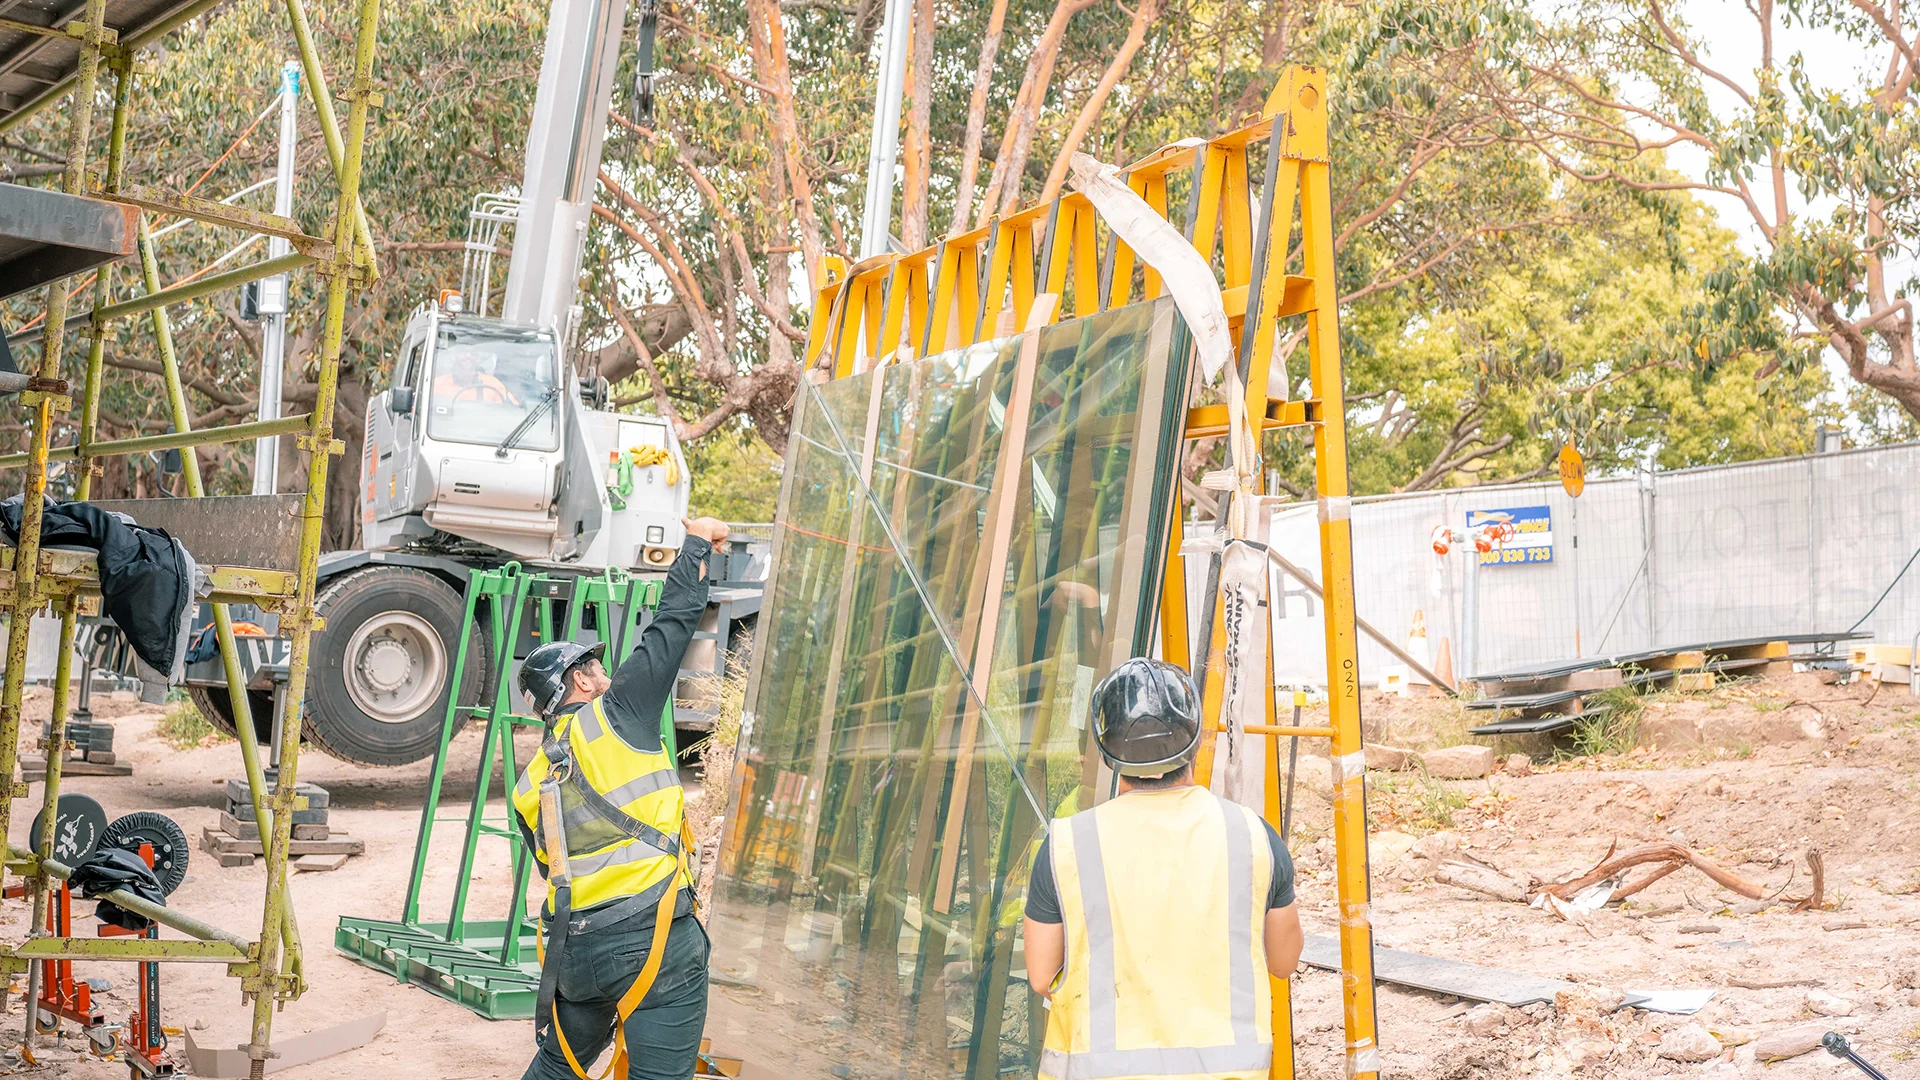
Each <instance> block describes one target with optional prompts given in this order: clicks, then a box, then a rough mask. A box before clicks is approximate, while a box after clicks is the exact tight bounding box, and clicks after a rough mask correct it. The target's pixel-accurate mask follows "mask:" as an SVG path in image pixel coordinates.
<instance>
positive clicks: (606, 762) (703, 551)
mask: <svg viewBox="0 0 1920 1080" xmlns="http://www.w3.org/2000/svg"><path fill="white" fill-rule="evenodd" d="M686 528H687V540H686V543H685V544H684V545H683V546H682V547H681V548H680V554H679V557H678V558H676V559H675V560H674V562H673V565H672V566H671V567H669V568H668V570H667V580H666V584H665V586H664V588H663V589H662V591H661V594H660V606H659V608H658V609H657V610H656V611H655V613H654V617H653V621H652V622H650V623H649V624H648V625H647V628H646V631H645V632H644V633H643V634H642V635H641V638H640V644H639V647H638V648H636V649H635V650H634V651H633V653H632V655H630V656H628V657H627V659H626V660H625V661H624V662H623V663H621V664H620V666H619V668H618V669H617V670H615V671H614V672H613V674H612V675H611V676H609V675H608V674H607V671H606V668H605V667H604V665H603V664H602V662H601V661H602V657H603V655H604V654H605V652H606V646H605V645H592V646H587V645H581V644H579V643H577V642H572V641H550V642H547V643H546V644H544V645H541V646H540V647H539V648H537V649H535V650H533V652H532V653H530V654H528V656H527V659H526V661H525V662H524V663H523V664H522V666H521V668H520V689H521V691H522V692H524V693H525V694H526V696H527V699H528V701H529V702H530V703H531V705H532V707H533V709H534V711H535V712H536V713H537V714H538V715H539V716H540V717H541V718H542V719H543V720H544V721H545V722H546V733H545V735H544V737H543V738H542V740H541V746H540V750H539V751H538V752H537V753H535V754H534V756H533V760H532V761H530V762H529V763H528V764H527V771H526V772H525V773H524V774H522V775H521V776H520V779H519V782H518V783H517V784H516V785H515V786H514V791H513V808H514V812H515V816H516V819H517V824H518V825H519V826H520V829H521V834H522V836H523V837H525V839H526V841H527V846H528V848H529V849H530V850H531V851H533V853H534V858H535V860H536V862H537V864H538V866H539V868H540V873H541V874H542V875H543V876H544V877H546V879H547V904H546V910H545V911H543V912H542V913H541V914H542V921H543V923H544V929H545V935H544V940H545V942H546V949H545V952H544V954H543V956H542V958H541V968H540V997H539V1005H538V1007H537V1010H536V1011H535V1013H534V1032H535V1041H536V1043H537V1046H538V1049H537V1050H536V1051H535V1053H534V1057H533V1061H532V1063H530V1064H529V1065H528V1066H527V1071H526V1073H525V1075H524V1078H523V1080H569V1078H570V1077H573V1076H576V1075H577V1076H580V1077H587V1076H588V1073H587V1070H588V1068H590V1067H591V1066H592V1065H593V1063H594V1061H595V1060H596V1059H597V1058H599V1056H600V1054H601V1052H602V1051H604V1050H605V1049H606V1047H607V1043H608V1042H609V1041H611V1042H613V1044H614V1058H613V1067H612V1069H611V1070H610V1072H609V1074H608V1075H610V1076H613V1077H615V1078H619V1077H625V1078H628V1080H685V1078H686V1077H689V1076H692V1075H693V1070H694V1063H695V1061H696V1059H697V1057H698V1055H699V1050H700V1034H701V1029H702V1028H703V1027H704V1025H705V1023H706V1015H707V957H708V953H709V951H710V950H709V945H708V941H707V933H706V929H705V928H704V927H702V926H701V925H700V920H699V919H698V918H696V917H695V915H694V895H693V889H694V884H695V881H696V879H697V876H698V873H699V860H698V859H697V858H696V857H695V854H694V851H693V839H692V834H691V833H690V832H689V831H688V829H687V826H686V799H685V796H684V793H683V792H682V790H681V788H680V778H679V775H678V773H677V772H676V771H675V769H674V761H673V756H672V754H671V753H670V752H669V751H668V750H667V748H666V747H665V745H664V744H663V742H662V739H661V730H660V728H661V714H662V712H663V710H664V709H665V708H666V707H667V706H668V704H670V702H671V699H672V695H673V688H674V683H675V680H676V679H677V678H678V676H679V671H680V661H681V657H682V656H683V655H684V654H685V653H686V651H687V644H688V643H689V642H690V641H692V639H693V633H694V629H695V628H696V627H697V626H698V624H699V622H700V616H701V614H702V613H703V612H704V611H705V610H706V606H707V575H706V559H707V556H708V553H709V552H710V551H711V550H712V549H713V548H714V547H715V546H716V545H718V544H720V543H722V542H723V541H725V540H726V538H727V526H726V525H725V524H724V523H722V522H720V521H717V520H715V519H713V518H699V519H697V520H694V521H688V522H686ZM623 1070H624V1071H623Z"/></svg>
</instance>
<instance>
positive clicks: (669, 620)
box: [600, 536, 713, 754]
mask: <svg viewBox="0 0 1920 1080" xmlns="http://www.w3.org/2000/svg"><path fill="white" fill-rule="evenodd" d="M712 549H713V546H712V545H711V544H708V543H707V542H706V541H705V540H702V539H700V538H699V537H697V536H689V537H687V542H686V543H685V544H683V545H681V548H680V555H679V557H678V558H676V559H674V560H673V565H672V566H670V567H668V568H667V581H666V584H665V586H663V587H662V589H661V593H660V606H659V608H657V609H656V610H655V611H654V614H653V621H652V622H650V623H648V624H647V628H646V629H645V630H644V631H642V632H641V634H640V645H639V647H637V648H635V649H634V650H633V652H632V653H631V654H629V655H628V656H627V658H626V659H625V660H623V661H621V663H620V666H619V667H618V668H616V669H615V670H614V672H613V685H612V686H610V687H608V688H607V692H606V693H605V694H604V695H602V696H601V698H600V705H601V707H602V708H603V709H604V710H605V711H606V714H607V720H608V721H609V722H610V723H612V724H613V730H614V731H615V732H616V733H618V734H619V736H620V737H621V738H622V739H624V740H626V743H627V745H628V746H631V747H633V748H634V749H635V750H640V751H644V752H646V753H650V754H653V753H659V752H660V749H661V743H660V713H661V711H662V710H663V709H665V708H666V707H667V701H668V700H669V699H670V698H671V697H672V696H673V688H674V684H675V683H676V682H677V681H678V680H679V677H680V661H681V660H682V659H684V658H685V657H686V655H687V646H688V645H689V644H692V642H693V632H694V631H695V630H696V629H698V628H699V626H700V616H701V615H703V614H705V613H706V610H707V591H708V587H709V586H708V584H707V579H706V575H704V574H702V573H701V572H700V565H701V562H702V561H703V560H704V559H706V557H707V553H708V552H709V551H711V550H712Z"/></svg>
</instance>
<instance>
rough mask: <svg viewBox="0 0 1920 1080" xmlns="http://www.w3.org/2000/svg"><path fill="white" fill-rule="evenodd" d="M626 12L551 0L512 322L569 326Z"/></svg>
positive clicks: (622, 6)
mask: <svg viewBox="0 0 1920 1080" xmlns="http://www.w3.org/2000/svg"><path fill="white" fill-rule="evenodd" d="M626 17H627V0H553V5H552V7H550V8H549V9H548V13H547V44H546V50H545V53H544V54H543V57H542V60H541V62H540V86H539V90H538V91H537V94H536V96H535V98H534V103H533V123H532V126H531V127H529V128H528V130H527V160H526V173H525V176H524V178H523V179H522V181H521V187H520V217H519V220H518V221H517V222H516V223H515V225H514V232H513V246H514V259H513V261H512V263H511V264H510V265H509V266H508V268H507V287H506V292H505V295H504V297H503V298H502V303H501V312H500V313H501V316H502V317H503V318H505V319H506V320H507V321H509V322H516V323H527V324H531V325H533V326H547V327H552V328H554V330H555V331H556V332H557V333H558V334H559V337H560V339H561V340H562V341H564V340H566V338H567V334H568V331H569V330H570V329H571V328H570V327H569V326H568V325H567V321H568V313H569V311H570V310H571V309H572V307H573V303H574V295H575V292H576V290H577V289H578V287H579V282H578V280H577V279H578V278H579V274H580V259H581V251H582V249H583V247H584V246H585V244H586V239H587V225H588V222H589V220H590V219H591V218H592V216H593V194H594V188H595V186H596V185H597V183H598V179H599V175H600V150H601V146H602V145H603V143H604V142H605V139H606V129H607V110H608V108H609V107H610V106H611V105H612V103H613V84H614V78H615V69H616V67H617V66H618V64H619V59H620V35H621V30H622V28H623V27H624V26H625V24H626Z"/></svg>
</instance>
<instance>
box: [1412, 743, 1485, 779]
mask: <svg viewBox="0 0 1920 1080" xmlns="http://www.w3.org/2000/svg"><path fill="white" fill-rule="evenodd" d="M1420 760H1421V762H1422V763H1423V764H1425V765H1426V767H1427V773H1428V775H1430V776H1436V777H1439V778H1440V779H1442V780H1478V779H1479V778H1481V777H1483V776H1485V775H1487V774H1488V773H1490V772H1492V771H1493V762H1494V756H1493V747H1491V746H1447V747H1442V748H1441V749H1439V750H1429V751H1427V752H1426V753H1424V754H1422V755H1420Z"/></svg>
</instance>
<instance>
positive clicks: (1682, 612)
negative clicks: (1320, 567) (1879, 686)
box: [1272, 444, 1920, 686]
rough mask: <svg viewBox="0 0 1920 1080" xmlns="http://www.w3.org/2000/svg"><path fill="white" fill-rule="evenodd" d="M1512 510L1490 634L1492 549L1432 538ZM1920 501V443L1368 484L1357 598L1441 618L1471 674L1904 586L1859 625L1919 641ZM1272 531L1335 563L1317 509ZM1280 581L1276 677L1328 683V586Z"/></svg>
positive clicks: (1375, 655) (1357, 524)
mask: <svg viewBox="0 0 1920 1080" xmlns="http://www.w3.org/2000/svg"><path fill="white" fill-rule="evenodd" d="M1498 511H1505V512H1507V513H1508V514H1510V515H1512V516H1513V517H1514V519H1515V520H1516V522H1517V523H1518V524H1520V526H1521V531H1519V533H1518V534H1517V536H1516V538H1515V541H1514V542H1513V543H1510V544H1508V545H1506V547H1505V549H1504V550H1503V551H1499V552H1493V553H1489V554H1487V555H1481V556H1479V558H1480V559H1481V566H1480V568H1479V573H1478V578H1479V590H1480V591H1479V597H1478V603H1477V618H1476V619H1475V620H1474V622H1475V623H1477V632H1476V629H1475V627H1474V626H1471V625H1469V624H1468V621H1467V616H1468V608H1469V605H1468V604H1467V597H1466V592H1467V585H1468V581H1469V574H1468V573H1467V559H1468V558H1470V557H1473V556H1472V555H1471V554H1470V553H1469V551H1468V550H1462V547H1463V546H1462V545H1459V544H1455V545H1453V550H1452V551H1451V552H1449V553H1448V554H1446V555H1436V554H1435V553H1434V550H1433V546H1432V537H1433V532H1434V530H1435V529H1436V528H1438V527H1439V526H1442V525H1445V526H1449V527H1451V528H1453V529H1456V530H1464V529H1465V528H1467V527H1468V526H1469V525H1470V524H1472V523H1474V521H1476V520H1477V519H1478V516H1479V515H1482V514H1486V513H1488V512H1498ZM1917 513H1920V444H1902V445H1898V446H1890V447H1877V448H1871V449H1863V450H1850V451H1844V452H1840V453H1828V454H1818V455H1812V456H1807V457H1796V458H1781V459H1776V460H1769V461H1757V462H1747V463H1743V464H1738V465H1724V466H1712V467H1706V468H1699V469H1686V470H1676V471H1670V472H1649V473H1641V474H1638V475H1636V476H1631V477H1624V478H1619V479H1611V480H1590V481H1588V483H1587V485H1586V491H1585V493H1584V494H1583V495H1581V497H1580V498H1579V499H1577V500H1575V499H1572V498H1569V497H1568V496H1567V494H1566V493H1565V492H1564V491H1563V490H1561V488H1560V486H1559V484H1558V483H1541V484H1518V485H1501V486H1489V487H1480V488H1458V489H1449V490H1446V491H1440V492H1433V493H1425V494H1419V495H1387V496H1376V497H1370V498H1359V499H1355V500H1354V502H1353V526H1354V560H1355V564H1356V566H1355V576H1356V586H1355V592H1356V600H1357V603H1358V605H1359V613H1360V616H1361V617H1362V618H1364V619H1366V620H1367V621H1368V622H1370V623H1372V624H1373V625H1374V626H1375V627H1377V628H1378V629H1379V630H1380V631H1381V632H1382V633H1384V634H1388V635H1392V636H1393V637H1394V639H1395V641H1396V643H1400V644H1404V640H1405V638H1406V636H1407V634H1408V633H1409V631H1410V630H1411V629H1412V627H1413V625H1414V620H1415V613H1416V612H1419V613H1422V614H1423V615H1424V620H1425V624H1426V631H1427V641H1428V651H1429V654H1430V655H1431V654H1432V653H1435V652H1437V651H1438V648H1439V645H1440V641H1441V639H1442V638H1445V639H1447V640H1448V643H1449V647H1450V653H1451V656H1452V661H1453V667H1454V670H1455V671H1456V672H1457V673H1459V674H1460V675H1461V676H1462V677H1467V676H1470V675H1473V674H1491V673H1497V672H1501V671H1510V670H1514V669H1519V668H1526V667H1529V666H1532V665H1538V664H1545V663H1552V662H1557V661H1563V660H1569V659H1572V658H1575V657H1597V656H1613V655H1619V654H1623V653H1630V652H1638V651H1643V650H1647V649H1654V648H1661V647H1666V646H1682V645H1692V644H1700V643H1708V642H1713V641H1729V640H1738V639H1744V638H1753V637H1764V636H1767V635H1789V634H1801V633H1830V632H1836V631H1841V630H1846V629H1848V628H1849V627H1852V626H1853V625H1854V624H1855V622H1856V621H1859V620H1861V619H1862V617H1863V616H1866V615H1867V613H1868V611H1869V609H1872V608H1873V605H1874V602H1875V600H1876V599H1877V598H1878V597H1879V596H1880V595H1881V593H1882V592H1885V591H1887V590H1888V587H1889V586H1890V585H1891V586H1893V587H1892V591H1891V592H1889V593H1888V594H1887V596H1886V599H1885V601H1884V602H1883V603H1882V604H1881V605H1880V607H1879V608H1878V609H1877V610H1874V611H1873V614H1872V616H1871V617H1870V618H1867V619H1866V620H1865V622H1864V623H1863V624H1862V625H1861V627H1860V628H1861V629H1862V630H1863V631H1868V632H1871V633H1873V634H1874V636H1875V637H1877V638H1879V639H1881V640H1887V641H1898V642H1907V641H1909V640H1911V639H1912V638H1913V636H1914V635H1915V633H1916V632H1920V573H1910V574H1909V575H1908V576H1907V577H1906V578H1901V579H1900V580H1899V581H1898V584H1895V579H1896V578H1897V577H1898V576H1899V575H1900V572H1901V570H1902V568H1903V567H1904V566H1905V565H1906V564H1907V560H1908V559H1909V558H1911V557H1912V556H1913V554H1914V551H1915V548H1916V546H1920V533H1916V532H1915V531H1914V530H1913V529H1912V528H1911V527H1910V523H1911V522H1913V521H1915V520H1916V514H1917ZM1529 526H1536V527H1537V528H1536V529H1535V531H1528V527H1529ZM1273 542H1274V545H1275V547H1276V549H1277V550H1278V551H1280V552H1281V553H1282V554H1283V555H1285V556H1286V557H1287V558H1288V559H1289V560H1291V561H1293V562H1294V563H1296V564H1298V565H1300V566H1314V565H1317V558H1318V541H1317V530H1316V521H1315V516H1314V508H1313V507H1288V508H1285V509H1282V510H1280V511H1278V512H1277V513H1276V514H1275V516H1274V522H1273ZM1466 547H1467V548H1469V549H1470V547H1471V545H1466ZM1275 589H1276V593H1275V595H1276V596H1277V597H1280V599H1279V601H1278V602H1276V603H1275V604H1274V606H1273V613H1272V614H1273V626H1274V665H1275V672H1276V674H1275V678H1276V680H1277V681H1278V682H1280V683H1282V684H1286V683H1305V684H1311V685H1316V686H1319V685H1325V681H1326V665H1325V662H1324V660H1323V659H1322V650H1321V647H1320V642H1321V635H1322V634H1323V628H1322V626H1321V623H1320V613H1319V608H1318V604H1317V601H1315V600H1313V598H1312V597H1311V596H1308V595H1306V593H1305V592H1304V590H1302V589H1301V587H1300V586H1299V584H1298V583H1297V582H1293V581H1290V580H1287V579H1286V578H1285V576H1284V575H1281V574H1279V573H1278V572H1276V576H1275ZM1470 638H1471V639H1472V640H1471V641H1470ZM1360 656H1361V667H1362V672H1363V676H1364V677H1365V678H1367V679H1368V681H1369V682H1375V681H1377V680H1378V679H1379V677H1380V673H1381V672H1382V670H1383V669H1384V668H1386V667H1388V666H1390V665H1394V664H1396V663H1397V661H1396V660H1395V659H1394V658H1393V657H1391V656H1389V655H1388V654H1387V653H1386V651H1385V650H1384V649H1382V648H1381V647H1380V646H1379V644H1378V643H1377V642H1373V641H1371V640H1363V641H1362V643H1361V652H1360ZM1468 657H1472V658H1474V660H1473V663H1472V666H1473V668H1474V669H1475V670H1471V671H1469V670H1468V666H1467V664H1468V660H1467V658H1468Z"/></svg>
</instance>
